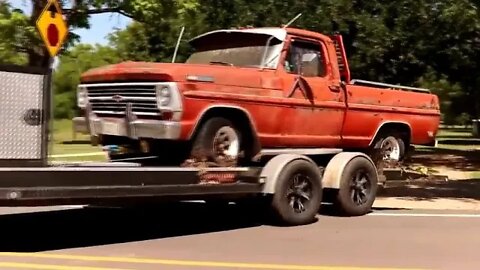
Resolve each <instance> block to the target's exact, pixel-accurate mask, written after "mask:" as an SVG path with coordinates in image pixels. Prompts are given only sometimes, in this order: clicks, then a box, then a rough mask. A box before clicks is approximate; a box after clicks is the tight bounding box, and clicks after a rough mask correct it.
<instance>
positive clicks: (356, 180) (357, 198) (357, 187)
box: [350, 170, 371, 205]
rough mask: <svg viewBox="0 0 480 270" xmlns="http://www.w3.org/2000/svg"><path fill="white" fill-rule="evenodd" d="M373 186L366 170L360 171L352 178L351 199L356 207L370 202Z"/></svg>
mask: <svg viewBox="0 0 480 270" xmlns="http://www.w3.org/2000/svg"><path fill="white" fill-rule="evenodd" d="M370 189H371V184H370V177H369V175H368V173H367V172H366V171H364V170H359V171H357V173H356V174H355V175H354V176H353V177H352V181H351V183H350V198H351V199H352V202H353V203H355V204H356V205H363V204H365V203H367V202H368V198H369V194H370Z"/></svg>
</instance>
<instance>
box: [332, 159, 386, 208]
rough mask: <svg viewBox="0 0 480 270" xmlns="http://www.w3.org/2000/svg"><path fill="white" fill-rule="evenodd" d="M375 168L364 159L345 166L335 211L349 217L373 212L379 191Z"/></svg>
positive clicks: (336, 198)
mask: <svg viewBox="0 0 480 270" xmlns="http://www.w3.org/2000/svg"><path fill="white" fill-rule="evenodd" d="M377 185H378V175H377V170H376V168H375V166H374V165H373V164H372V163H371V162H370V161H369V160H368V159H367V158H364V157H356V158H354V159H352V160H351V161H350V162H349V163H347V165H346V166H345V168H344V170H343V173H342V176H341V179H340V189H339V190H338V192H337V195H336V197H335V199H334V202H333V205H334V207H335V210H337V211H339V212H340V213H341V214H343V215H347V216H361V215H365V214H367V213H369V212H370V211H371V208H372V205H373V202H374V201H375V197H376V193H377V189H378V186H377Z"/></svg>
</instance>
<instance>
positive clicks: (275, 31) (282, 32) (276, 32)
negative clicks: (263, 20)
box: [190, 27, 330, 42]
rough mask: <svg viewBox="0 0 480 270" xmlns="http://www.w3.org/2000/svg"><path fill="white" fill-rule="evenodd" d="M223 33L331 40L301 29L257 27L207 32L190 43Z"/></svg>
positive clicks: (280, 38)
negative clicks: (297, 36) (291, 35)
mask: <svg viewBox="0 0 480 270" xmlns="http://www.w3.org/2000/svg"><path fill="white" fill-rule="evenodd" d="M221 33H257V34H265V35H270V36H274V37H275V38H277V39H279V40H285V38H286V36H287V34H293V35H299V36H305V37H311V38H317V39H321V40H329V39H330V38H329V37H328V36H326V35H323V34H321V33H318V32H314V31H310V30H304V29H299V28H293V27H287V28H282V27H257V28H238V29H218V30H213V31H210V32H206V33H203V34H201V35H199V36H196V37H194V38H193V39H191V40H190V42H194V41H195V40H198V39H200V38H203V37H205V36H208V35H212V34H221Z"/></svg>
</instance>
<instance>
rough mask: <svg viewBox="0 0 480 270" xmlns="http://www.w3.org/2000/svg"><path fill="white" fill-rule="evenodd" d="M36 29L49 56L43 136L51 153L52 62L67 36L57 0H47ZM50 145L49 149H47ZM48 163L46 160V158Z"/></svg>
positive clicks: (66, 28)
mask: <svg viewBox="0 0 480 270" xmlns="http://www.w3.org/2000/svg"><path fill="white" fill-rule="evenodd" d="M36 26H37V29H38V31H39V33H40V36H41V37H42V40H43V42H44V44H45V47H46V49H47V51H48V53H49V54H50V61H49V62H50V64H49V72H48V75H47V78H48V79H47V84H48V85H47V86H46V87H47V92H48V93H47V95H48V101H47V102H46V105H47V107H46V108H44V111H45V115H44V116H45V120H44V121H45V122H46V129H45V134H44V136H45V137H46V138H47V139H46V143H47V146H46V147H47V149H49V150H48V151H47V154H48V152H51V150H52V149H51V147H53V146H52V145H51V144H50V142H52V141H53V134H52V131H53V122H52V121H51V118H52V117H53V115H54V111H53V108H54V104H53V93H52V71H53V62H54V58H55V56H57V54H58V52H59V51H60V49H61V48H62V46H63V44H64V42H65V40H66V38H67V35H68V26H67V23H66V21H65V19H64V18H63V14H62V8H61V7H60V5H59V4H58V1H57V0H48V2H47V4H46V5H45V8H44V9H43V10H42V12H41V13H40V15H39V16H38V19H37V22H36ZM48 145H50V147H48ZM47 162H48V158H47Z"/></svg>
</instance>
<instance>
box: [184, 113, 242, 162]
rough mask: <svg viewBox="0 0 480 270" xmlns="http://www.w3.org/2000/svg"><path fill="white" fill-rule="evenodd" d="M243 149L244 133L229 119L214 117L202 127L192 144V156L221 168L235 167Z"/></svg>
mask: <svg viewBox="0 0 480 270" xmlns="http://www.w3.org/2000/svg"><path fill="white" fill-rule="evenodd" d="M241 147H242V133H241V132H240V131H239V130H238V128H237V127H236V126H235V125H234V124H233V123H232V122H231V121H230V120H228V119H225V118H223V117H212V118H210V119H208V120H207V121H205V122H204V123H203V124H202V126H201V127H200V130H199V132H198V134H197V136H196V137H195V139H194V142H193V144H192V151H191V156H192V158H194V159H195V160H199V161H207V162H214V163H216V164H217V165H219V166H235V165H237V164H238V161H239V156H240V153H241V150H242V149H241Z"/></svg>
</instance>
